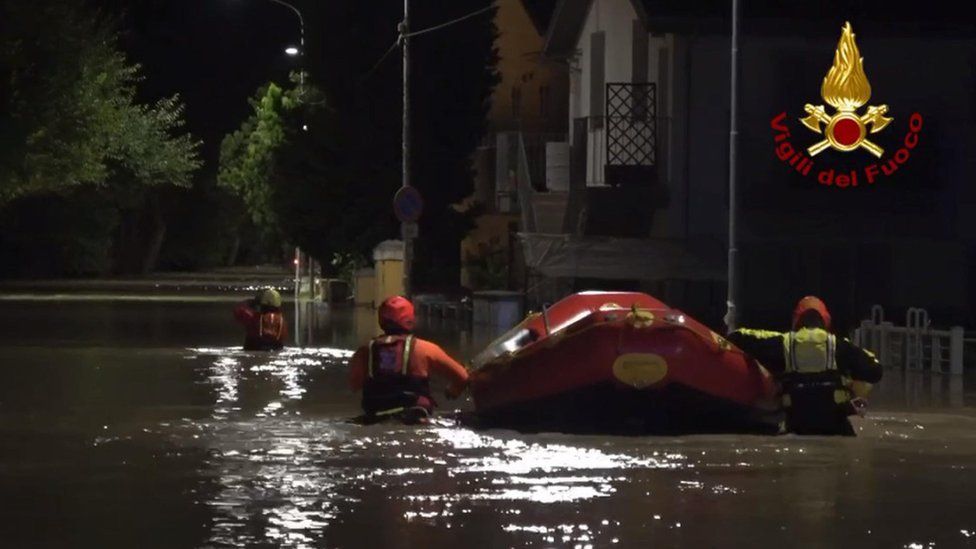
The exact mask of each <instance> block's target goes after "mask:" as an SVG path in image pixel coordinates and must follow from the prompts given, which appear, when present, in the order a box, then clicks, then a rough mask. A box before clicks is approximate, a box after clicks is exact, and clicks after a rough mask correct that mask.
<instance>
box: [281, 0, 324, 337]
mask: <svg viewBox="0 0 976 549" xmlns="http://www.w3.org/2000/svg"><path fill="white" fill-rule="evenodd" d="M270 1H271V2H274V3H275V4H278V5H280V6H284V7H286V8H288V9H289V10H291V11H292V12H293V13H294V14H295V15H296V16H297V17H298V28H299V33H300V37H299V43H298V47H297V48H296V47H294V46H289V47H287V48H285V53H286V54H287V55H290V56H293V57H294V56H301V57H302V63H301V66H300V68H299V71H298V94H299V96H304V94H305V67H304V57H305V18H304V17H303V16H302V12H301V11H300V10H299V9H298V8H296V7H295V6H294V5H292V4H291V3H289V2H285V0H270ZM302 129H303V130H307V129H308V126H306V125H305V124H304V123H303V124H302ZM307 261H308V280H309V284H308V289H309V294H311V293H312V292H313V291H314V290H313V288H312V260H311V258H307ZM301 287H302V250H301V248H299V247H298V246H295V341H296V342H297V343H299V344H300V340H301V335H300V334H301V332H300V331H299V324H298V316H299V315H298V312H299V305H298V303H299V300H300V298H301Z"/></svg>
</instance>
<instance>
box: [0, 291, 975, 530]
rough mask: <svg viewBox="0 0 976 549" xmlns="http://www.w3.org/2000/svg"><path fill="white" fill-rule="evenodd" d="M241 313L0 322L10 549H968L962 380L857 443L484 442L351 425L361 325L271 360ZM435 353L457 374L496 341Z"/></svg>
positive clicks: (45, 311) (88, 315) (68, 312)
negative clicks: (245, 346) (251, 347)
mask: <svg viewBox="0 0 976 549" xmlns="http://www.w3.org/2000/svg"><path fill="white" fill-rule="evenodd" d="M229 309H230V303H228V302H193V301H185V302H184V301H155V302H138V301H126V300H121V301H120V300H99V301H80V300H78V301H59V300H43V301H38V300H24V301H21V300H10V299H7V300H0V375H2V377H0V431H2V432H0V494H3V496H4V498H3V501H4V512H3V513H2V514H0V517H2V518H0V545H2V546H3V547H78V546H84V547H470V546H478V547H522V546H538V547H611V546H620V547H649V546H655V547H676V546H682V547H757V546H767V547H768V546H784V547H787V546H788V547H828V546H844V547H855V546H856V547H913V548H914V547H966V546H974V545H976V495H974V494H976V471H974V469H976V407H974V404H976V395H974V394H973V392H972V391H971V390H970V387H972V386H973V385H972V382H970V380H968V379H967V380H961V379H950V378H949V377H948V376H935V377H930V376H927V375H922V374H914V375H909V376H903V375H900V373H899V372H894V371H888V372H886V377H885V379H884V380H883V381H882V384H881V386H880V388H879V391H878V394H877V395H876V398H874V399H873V400H872V407H871V411H870V415H869V417H868V418H867V419H864V420H860V421H858V422H857V428H858V430H859V432H860V436H859V437H858V438H856V439H843V438H838V439H834V438H818V437H811V438H800V437H795V436H785V437H762V436H687V437H672V438H662V437H597V436H569V435H561V434H536V435H524V434H519V433H515V432H511V431H502V430H488V431H474V430H471V429H468V428H465V427H461V426H459V425H456V424H455V422H454V420H453V419H452V417H451V414H450V412H451V411H453V410H457V409H460V410H465V409H468V408H469V407H470V402H467V401H460V402H452V403H442V404H447V406H445V407H444V411H445V412H447V413H445V414H442V415H441V416H440V418H439V419H438V420H437V421H436V422H435V423H434V424H432V425H430V426H427V427H423V428H411V427H404V426H395V425H374V426H359V425H355V424H353V423H350V422H349V421H348V420H349V418H350V417H352V416H354V415H356V413H357V411H358V409H357V401H356V398H355V397H354V396H353V395H351V394H349V393H348V391H347V390H346V385H345V373H346V360H347V359H348V357H349V355H350V354H351V350H352V349H353V348H354V347H355V346H356V345H357V344H358V343H360V342H362V341H363V340H365V339H366V338H368V337H369V336H370V335H371V334H372V330H374V325H373V322H372V315H371V313H368V312H365V311H363V312H358V313H357V312H354V311H350V310H336V311H328V310H324V309H322V310H320V311H319V312H318V313H317V315H316V316H315V318H316V324H315V325H314V326H313V329H312V337H311V342H310V343H308V346H307V347H305V348H302V349H289V350H286V351H284V352H282V353H278V354H261V353H246V352H243V351H241V350H240V347H239V345H240V342H239V339H240V334H239V332H238V330H237V328H236V326H234V325H233V324H232V322H231V320H230V310H229ZM423 331H424V332H425V333H426V335H428V336H430V337H432V338H433V339H436V340H438V341H441V342H442V343H444V345H445V347H446V348H448V349H451V350H453V351H454V352H455V353H457V354H459V355H461V356H463V357H470V356H471V355H472V354H473V353H474V352H476V351H477V350H479V348H480V346H481V345H483V344H484V343H485V342H487V340H488V339H490V337H491V334H490V333H474V334H472V333H468V332H463V331H459V330H458V329H456V328H455V327H454V326H453V325H452V324H451V323H450V322H447V323H443V324H438V325H434V326H426V327H424V329H423ZM303 333H304V334H305V336H306V337H307V335H308V332H307V331H306V330H304V329H303ZM422 335H423V334H422ZM964 381H965V383H964Z"/></svg>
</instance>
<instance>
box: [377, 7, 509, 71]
mask: <svg viewBox="0 0 976 549" xmlns="http://www.w3.org/2000/svg"><path fill="white" fill-rule="evenodd" d="M494 7H495V6H494V4H492V5H489V6H486V7H484V8H481V9H480V10H476V11H473V12H471V13H469V14H467V15H462V16H461V17H458V18H457V19H452V20H450V21H446V22H444V23H441V24H439V25H434V26H433V27H427V28H426V29H420V30H418V31H414V32H408V33H407V34H405V35H404V34H403V33H400V34H399V35H398V36H397V39H396V40H395V41H394V42H393V43H392V44H390V47H389V49H387V50H386V52H385V53H384V54H383V55H382V56H380V58H379V60H377V61H376V63H375V64H374V65H373V67H372V68H371V69H369V71H367V72H366V74H364V75H363V78H362V81H364V82H365V81H366V80H368V79H369V77H370V76H372V74H373V73H374V72H376V69H378V68H379V66H380V65H382V64H383V61H386V58H387V57H389V56H390V54H391V53H393V50H395V49H396V47H397V46H399V45H400V44H401V43H403V39H404V37H407V38H409V37H413V36H418V35H421V34H426V33H428V32H433V31H435V30H440V29H443V28H445V27H449V26H451V25H454V24H457V23H460V22H461V21H464V20H466V19H471V18H472V17H475V16H476V15H481V14H482V13H485V12H486V11H489V10H491V9H493V8H494Z"/></svg>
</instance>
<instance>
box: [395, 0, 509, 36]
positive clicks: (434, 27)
mask: <svg viewBox="0 0 976 549" xmlns="http://www.w3.org/2000/svg"><path fill="white" fill-rule="evenodd" d="M494 7H495V6H494V5H489V6H487V7H484V8H481V9H480V10H478V11H473V12H471V13H469V14H467V15H462V16H461V17H458V18H457V19H452V20H450V21H448V22H446V23H441V24H440V25H434V26H433V27H427V28H426V29H420V30H418V31H413V32H411V33H408V34H407V36H417V35H420V34H426V33H428V32H433V31H435V30H439V29H443V28H444V27H449V26H451V25H453V24H455V23H460V22H461V21H464V20H465V19H471V18H472V17H474V16H476V15H481V14H482V13H485V12H486V11H488V10H491V9H494Z"/></svg>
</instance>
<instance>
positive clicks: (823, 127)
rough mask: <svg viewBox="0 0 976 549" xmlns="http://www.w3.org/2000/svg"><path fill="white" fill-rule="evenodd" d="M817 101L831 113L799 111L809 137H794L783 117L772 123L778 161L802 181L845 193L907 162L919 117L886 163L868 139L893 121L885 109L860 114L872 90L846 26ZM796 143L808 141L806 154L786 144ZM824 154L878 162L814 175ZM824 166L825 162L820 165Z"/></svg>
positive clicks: (872, 108)
mask: <svg viewBox="0 0 976 549" xmlns="http://www.w3.org/2000/svg"><path fill="white" fill-rule="evenodd" d="M820 95H821V97H823V101H824V103H827V105H829V106H830V107H833V109H830V108H828V107H825V106H824V105H811V104H807V105H804V107H803V110H804V111H805V112H806V116H805V117H802V118H800V119H799V120H800V122H801V123H802V124H803V126H804V127H805V128H807V129H808V130H810V132H812V134H807V133H803V134H802V135H797V136H793V135H792V133H791V132H790V128H789V127H788V126H787V125H786V121H787V115H786V112H781V113H779V114H778V115H776V116H775V117H774V118H773V120H772V122H771V123H770V126H771V127H772V129H773V132H774V137H773V141H774V142H775V143H776V157H777V158H779V159H780V160H781V161H782V162H783V163H784V164H787V165H789V166H791V167H792V168H793V169H794V170H795V171H796V172H797V173H799V174H800V175H802V176H804V177H808V176H811V174H813V176H814V177H816V179H817V181H818V182H819V183H820V184H821V185H825V186H836V187H838V188H841V189H844V188H849V187H857V186H859V185H873V184H875V183H877V182H879V180H880V179H881V178H883V177H888V176H892V175H894V174H895V172H897V171H898V168H899V167H900V166H902V165H903V164H905V163H906V162H908V160H909V158H911V154H912V150H913V149H915V147H916V146H917V145H918V139H919V132H921V130H922V115H921V114H919V113H917V112H916V113H912V114H911V116H909V117H908V130H907V131H906V133H905V138H904V139H903V140H902V142H901V143H900V146H899V147H898V148H897V149H896V150H895V151H894V153H892V154H889V155H888V156H887V157H886V156H885V150H884V149H883V148H881V147H880V146H879V145H877V144H876V143H874V142H873V141H872V140H871V138H870V136H872V135H874V134H877V133H878V132H881V131H882V130H884V129H885V128H886V127H887V126H888V124H890V123H891V122H892V120H894V117H893V116H892V117H889V116H886V115H887V114H888V105H868V106H867V108H866V109H865V110H864V111H863V112H859V111H860V109H861V108H862V107H864V105H866V104H867V103H868V101H869V100H870V99H871V84H870V83H868V77H867V75H866V74H865V73H864V58H863V57H861V53H860V52H859V51H858V49H857V43H856V42H855V41H854V30H853V29H852V28H851V24H850V23H845V24H844V27H843V29H842V31H841V35H840V42H839V43H838V44H837V51H836V52H834V64H833V65H832V66H831V67H830V70H829V71H828V72H827V76H825V77H824V80H823V85H821V87H820ZM794 137H795V138H796V141H797V142H802V143H804V146H806V143H807V142H808V141H809V142H810V143H811V144H810V145H808V146H806V149H800V148H798V147H796V146H794V145H793V142H792V141H790V140H791V139H792V138H794ZM808 137H812V139H808ZM827 149H833V150H835V151H838V152H841V153H845V154H864V153H867V155H870V156H873V157H874V158H875V159H877V160H875V161H871V162H868V163H866V164H864V165H863V166H862V167H860V168H855V169H852V170H847V169H846V168H844V169H843V171H842V172H841V171H838V170H837V169H836V168H831V167H830V166H820V167H819V169H817V168H818V166H816V165H815V162H814V158H818V155H819V154H820V153H822V152H824V151H825V150H827ZM867 155H865V156H867ZM819 158H825V157H819ZM819 158H818V160H819ZM869 159H870V158H869ZM828 161H829V159H826V158H825V160H824V163H826V162H828Z"/></svg>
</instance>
